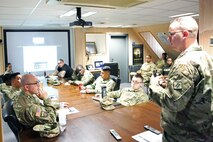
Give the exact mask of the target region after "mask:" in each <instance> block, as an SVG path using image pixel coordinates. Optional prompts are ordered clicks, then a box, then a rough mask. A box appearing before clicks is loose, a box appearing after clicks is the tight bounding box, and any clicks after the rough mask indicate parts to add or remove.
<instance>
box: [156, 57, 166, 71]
mask: <svg viewBox="0 0 213 142" xmlns="http://www.w3.org/2000/svg"><path fill="white" fill-rule="evenodd" d="M166 59H167V53H162V58H161V59H159V60H158V61H157V62H156V68H157V72H158V73H159V74H160V73H161V72H162V68H163V66H164V65H166Z"/></svg>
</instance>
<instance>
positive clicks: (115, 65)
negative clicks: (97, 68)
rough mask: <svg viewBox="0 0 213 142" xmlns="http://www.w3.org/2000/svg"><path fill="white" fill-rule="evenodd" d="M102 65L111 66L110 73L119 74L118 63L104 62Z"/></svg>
mask: <svg viewBox="0 0 213 142" xmlns="http://www.w3.org/2000/svg"><path fill="white" fill-rule="evenodd" d="M104 66H109V67H110V68H111V71H110V75H114V76H117V77H118V76H119V67H118V63H114V62H112V63H104V64H103V67H104Z"/></svg>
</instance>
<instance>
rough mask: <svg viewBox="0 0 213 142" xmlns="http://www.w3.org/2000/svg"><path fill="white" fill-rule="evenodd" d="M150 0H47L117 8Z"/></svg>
mask: <svg viewBox="0 0 213 142" xmlns="http://www.w3.org/2000/svg"><path fill="white" fill-rule="evenodd" d="M149 1H151V0H47V3H54V2H58V3H59V4H63V5H72V6H84V7H99V8H111V9H116V8H128V7H132V6H136V5H139V4H143V3H146V2H149Z"/></svg>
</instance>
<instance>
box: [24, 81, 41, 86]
mask: <svg viewBox="0 0 213 142" xmlns="http://www.w3.org/2000/svg"><path fill="white" fill-rule="evenodd" d="M39 83H40V81H39V80H37V81H36V82H34V83H28V84H26V85H38V84H39Z"/></svg>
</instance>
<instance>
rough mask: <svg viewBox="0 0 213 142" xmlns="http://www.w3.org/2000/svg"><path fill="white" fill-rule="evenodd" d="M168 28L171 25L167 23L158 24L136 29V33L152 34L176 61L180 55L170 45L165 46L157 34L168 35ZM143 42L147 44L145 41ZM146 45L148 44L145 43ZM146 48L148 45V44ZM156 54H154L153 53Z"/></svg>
mask: <svg viewBox="0 0 213 142" xmlns="http://www.w3.org/2000/svg"><path fill="white" fill-rule="evenodd" d="M168 27H169V23H165V24H158V25H151V26H144V27H139V28H135V29H134V30H135V32H137V33H141V32H151V34H152V35H153V36H154V37H155V39H156V40H157V41H158V42H159V44H160V45H161V46H162V48H163V49H164V51H165V52H166V53H167V54H168V55H169V56H170V57H172V58H173V59H175V58H176V57H177V55H178V53H177V52H175V51H174V50H172V49H171V47H170V46H169V45H166V44H163V43H162V42H161V41H160V39H159V38H158V36H157V33H159V32H160V33H161V32H162V33H168ZM141 39H142V40H143V38H142V37H141ZM143 42H145V41H144V40H143ZM145 43H146V42H145ZM146 46H148V45H147V43H146ZM153 54H154V53H153Z"/></svg>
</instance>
